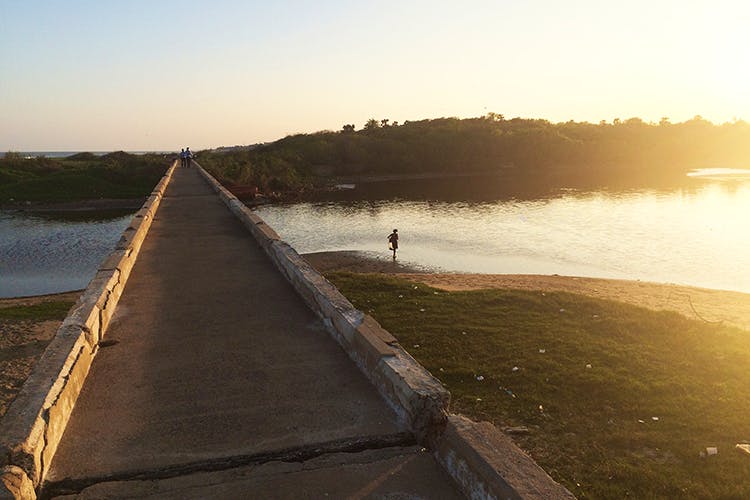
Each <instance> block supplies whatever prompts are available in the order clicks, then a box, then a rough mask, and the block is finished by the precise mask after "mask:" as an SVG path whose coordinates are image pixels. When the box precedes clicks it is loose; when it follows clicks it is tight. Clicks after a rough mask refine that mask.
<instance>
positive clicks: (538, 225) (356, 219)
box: [258, 169, 750, 293]
mask: <svg viewBox="0 0 750 500" xmlns="http://www.w3.org/2000/svg"><path fill="white" fill-rule="evenodd" d="M741 174H742V172H739V171H732V172H730V173H729V175H728V176H726V177H722V175H721V174H720V173H717V172H716V171H715V169H712V170H706V171H697V172H694V173H693V174H692V177H691V179H690V182H691V183H692V185H689V186H688V187H684V188H676V189H668V190H647V189H638V190H627V191H606V190H595V191H584V192H582V191H573V190H562V191H560V190H558V192H557V193H555V194H553V195H547V196H537V197H533V198H526V197H524V198H523V199H514V198H505V199H501V200H494V201H481V202H462V201H414V200H400V201H385V200H381V201H370V202H321V203H299V204H293V205H281V206H266V207H262V208H260V209H258V213H259V215H260V216H261V217H263V219H265V220H266V222H268V223H269V224H270V225H271V226H272V227H274V228H275V229H276V230H277V232H279V233H280V235H281V236H282V238H284V239H285V240H286V241H288V242H289V243H290V244H291V245H292V246H294V247H295V248H296V249H297V250H298V251H299V252H300V253H307V252H321V251H337V250H363V251H376V252H382V253H383V255H386V254H387V241H386V237H387V235H388V234H389V233H390V232H391V230H392V229H393V228H398V230H399V235H400V239H399V243H400V251H399V258H400V259H401V260H402V261H403V262H406V263H412V264H417V265H420V266H426V267H434V268H440V269H443V270H446V271H452V272H470V273H510V274H515V273H522V274H527V273H528V274H560V275H571V276H587V277H602V278H620V279H631V280H644V281H653V282H662V283H677V284H685V285H693V286H701V287H707V288H716V289H725V290H737V291H743V292H749V293H750V252H749V251H748V247H749V246H750V217H748V214H750V178H749V177H748V176H747V175H744V176H743V175H741ZM726 179H729V180H726Z"/></svg>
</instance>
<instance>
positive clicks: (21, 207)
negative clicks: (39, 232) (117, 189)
mask: <svg viewBox="0 0 750 500" xmlns="http://www.w3.org/2000/svg"><path fill="white" fill-rule="evenodd" d="M144 199H145V198H101V199H96V200H79V201H61V202H54V203H50V202H29V203H23V202H16V203H5V204H0V210H5V211H9V212H10V211H15V212H85V211H94V210H134V211H135V210H139V209H140V208H141V207H142V206H143V201H144Z"/></svg>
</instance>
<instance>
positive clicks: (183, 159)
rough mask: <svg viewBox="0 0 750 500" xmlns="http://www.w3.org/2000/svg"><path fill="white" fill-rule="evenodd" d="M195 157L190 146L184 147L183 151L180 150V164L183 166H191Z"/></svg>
mask: <svg viewBox="0 0 750 500" xmlns="http://www.w3.org/2000/svg"><path fill="white" fill-rule="evenodd" d="M192 158H193V153H192V152H191V151H190V148H189V147H187V148H184V149H183V150H182V151H180V165H182V166H183V167H189V166H190V160H191V159H192Z"/></svg>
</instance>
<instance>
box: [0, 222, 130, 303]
mask: <svg viewBox="0 0 750 500" xmlns="http://www.w3.org/2000/svg"><path fill="white" fill-rule="evenodd" d="M132 217H133V215H132V213H130V214H124V213H122V212H104V213H102V212H98V213H87V212H80V213H69V214H56V215H51V214H50V215H33V214H27V213H23V212H2V211H0V298H4V297H21V296H29V295H42V294H47V293H58V292H65V291H69V290H79V289H82V288H85V287H86V285H87V284H88V282H89V280H91V278H92V277H93V276H94V273H95V272H96V269H97V268H98V267H99V264H100V263H101V262H102V261H103V260H104V258H105V257H106V256H107V255H108V254H109V253H110V252H111V251H112V250H113V249H114V247H115V245H116V244H117V241H118V240H119V239H120V235H121V234H122V232H123V231H124V230H125V228H126V227H127V226H128V224H129V222H130V219H131V218H132Z"/></svg>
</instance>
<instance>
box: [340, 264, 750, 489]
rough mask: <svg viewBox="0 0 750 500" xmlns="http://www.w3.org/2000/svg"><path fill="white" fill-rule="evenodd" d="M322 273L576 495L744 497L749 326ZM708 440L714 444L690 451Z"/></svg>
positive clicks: (569, 298) (583, 300)
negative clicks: (712, 451) (510, 431)
mask: <svg viewBox="0 0 750 500" xmlns="http://www.w3.org/2000/svg"><path fill="white" fill-rule="evenodd" d="M328 277H329V279H330V280H331V281H332V282H333V283H334V284H336V286H337V287H339V289H340V290H341V291H342V292H343V293H344V294H345V295H346V296H347V297H348V298H349V299H350V300H351V301H352V303H353V304H354V305H355V306H356V307H358V308H359V309H361V310H363V311H365V312H368V313H369V314H371V315H372V316H374V317H375V318H376V319H377V320H378V321H379V322H380V323H381V324H382V325H383V326H384V327H385V328H386V329H388V330H389V331H390V332H391V333H393V334H394V335H395V336H396V337H397V338H398V339H399V341H400V342H401V344H402V345H403V346H404V347H405V348H406V349H407V350H408V351H409V352H410V353H411V354H412V355H413V356H415V357H416V358H417V359H418V360H419V361H420V362H421V363H422V364H423V365H424V366H425V367H426V368H427V369H428V370H430V371H431V372H432V374H433V375H435V376H436V377H438V378H439V379H440V380H441V381H442V382H443V383H444V384H445V385H446V387H447V388H448V389H449V390H450V391H451V394H452V403H451V409H452V411H454V412H459V413H463V414H466V415H469V416H471V417H472V418H474V419H482V420H489V421H492V422H493V423H495V424H496V425H497V426H498V427H504V426H526V427H528V428H529V430H530V433H529V434H528V435H522V436H514V440H515V441H516V442H517V443H518V444H519V445H520V446H521V447H522V448H523V449H524V450H526V451H527V452H528V453H529V454H530V455H531V456H532V457H534V459H535V460H536V461H537V462H538V463H539V464H540V465H541V466H542V467H543V468H544V469H545V470H546V471H547V472H548V473H549V474H550V475H551V476H552V477H554V478H555V479H556V480H558V481H560V482H562V483H563V484H564V485H565V486H566V487H567V488H568V489H570V490H571V492H573V493H574V494H575V495H576V496H578V497H580V498H624V497H632V498H674V497H681V498H685V497H687V498H748V497H750V482H748V481H747V480H746V479H747V478H748V477H750V456H747V455H743V454H741V453H739V452H738V451H737V450H735V449H734V445H735V444H736V443H741V442H750V370H748V368H749V367H750V332H746V331H744V330H739V329H733V328H728V327H721V326H717V325H708V324H705V323H701V322H697V321H693V320H689V319H687V318H684V317H682V316H680V315H678V314H676V313H670V312H654V311H651V310H648V309H644V308H639V307H634V306H629V305H626V304H622V303H618V302H612V301H605V300H599V299H593V298H588V297H584V296H579V295H572V294H567V293H542V292H533V291H532V292H529V291H511V290H507V291H505V290H485V291H472V292H443V291H438V290H435V289H432V288H429V287H427V286H424V285H415V284H413V283H411V282H408V281H404V280H398V279H395V278H388V277H383V276H379V275H354V274H348V273H332V274H330V275H329V276H328ZM422 310H424V311H422ZM417 346H418V347H417ZM540 349H542V350H544V352H543V353H542V352H540ZM587 365H590V366H591V367H590V368H588V367H587ZM514 367H518V368H517V370H515V371H514ZM477 377H483V379H482V380H478V379H477ZM653 417H658V421H657V420H654V419H653ZM708 446H717V447H718V448H719V454H718V455H716V456H711V457H707V458H701V457H700V456H699V454H700V452H701V451H702V450H704V449H705V448H706V447H708Z"/></svg>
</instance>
